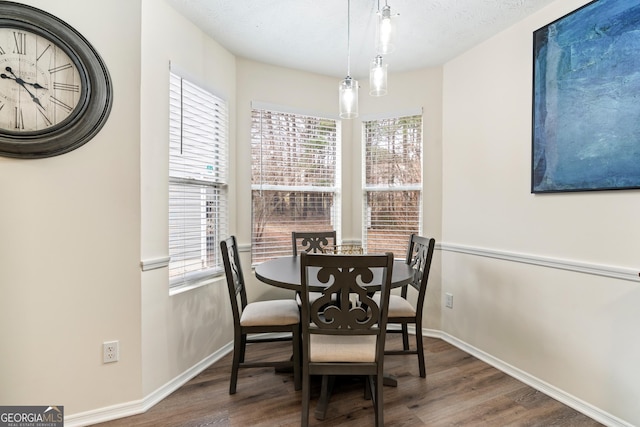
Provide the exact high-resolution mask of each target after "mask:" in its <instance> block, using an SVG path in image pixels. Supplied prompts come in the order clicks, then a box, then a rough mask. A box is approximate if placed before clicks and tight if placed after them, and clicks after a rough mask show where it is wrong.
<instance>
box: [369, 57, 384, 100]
mask: <svg viewBox="0 0 640 427" xmlns="http://www.w3.org/2000/svg"><path fill="white" fill-rule="evenodd" d="M386 94H387V64H383V63H382V56H381V55H377V56H376V57H375V58H373V61H371V68H370V70H369V95H371V96H384V95H386Z"/></svg>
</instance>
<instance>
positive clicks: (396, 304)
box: [373, 293, 416, 317]
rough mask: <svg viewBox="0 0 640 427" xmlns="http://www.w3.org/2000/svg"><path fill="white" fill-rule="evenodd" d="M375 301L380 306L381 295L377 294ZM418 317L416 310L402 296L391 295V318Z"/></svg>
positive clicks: (374, 297)
mask: <svg viewBox="0 0 640 427" xmlns="http://www.w3.org/2000/svg"><path fill="white" fill-rule="evenodd" d="M373 300H374V301H375V302H376V304H378V305H380V294H379V293H378V294H375V295H374V296H373ZM415 315H416V309H415V308H413V306H412V305H411V303H410V302H409V301H407V300H406V299H404V298H402V297H401V296H400V295H391V296H390V297H389V317H413V316H415Z"/></svg>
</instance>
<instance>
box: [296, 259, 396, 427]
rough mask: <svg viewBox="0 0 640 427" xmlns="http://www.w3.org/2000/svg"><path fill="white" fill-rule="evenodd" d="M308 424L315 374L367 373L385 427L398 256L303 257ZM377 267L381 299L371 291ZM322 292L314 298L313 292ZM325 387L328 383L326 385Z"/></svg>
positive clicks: (304, 399) (305, 414) (378, 419)
mask: <svg viewBox="0 0 640 427" xmlns="http://www.w3.org/2000/svg"><path fill="white" fill-rule="evenodd" d="M300 256H301V260H300V261H301V272H300V274H301V283H302V292H301V298H302V318H301V322H302V348H303V349H302V425H303V426H306V425H308V422H309V400H310V385H309V377H310V376H311V375H323V376H325V377H324V378H326V376H328V375H362V376H366V377H367V381H366V384H367V386H368V387H369V390H370V391H371V397H372V401H373V406H374V410H375V421H376V422H375V425H376V426H382V425H384V416H383V406H384V405H383V397H382V387H383V369H384V343H385V333H386V322H387V305H388V301H389V294H390V289H391V276H392V273H393V254H391V253H387V254H385V255H321V254H317V255H316V254H307V253H302V254H301V255H300ZM374 269H377V270H378V271H379V272H380V271H381V272H382V274H378V276H376V277H377V279H375V280H379V282H378V283H377V284H378V286H379V287H380V298H378V301H377V302H376V301H375V300H373V299H372V298H371V297H370V295H371V293H372V291H371V288H369V289H368V288H367V287H366V286H367V285H368V284H373V285H375V283H373V280H374V274H373V271H374ZM310 292H318V293H320V296H319V297H318V298H316V299H314V300H312V301H311V302H309V301H310V300H309V293H310ZM323 387H324V385H323Z"/></svg>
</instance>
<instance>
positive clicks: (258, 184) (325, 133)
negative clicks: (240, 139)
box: [251, 102, 342, 265]
mask: <svg viewBox="0 0 640 427" xmlns="http://www.w3.org/2000/svg"><path fill="white" fill-rule="evenodd" d="M264 114H270V115H272V116H282V117H288V118H289V120H292V121H293V120H300V121H308V122H309V123H310V122H311V121H315V122H317V123H316V125H317V128H316V130H318V129H319V130H318V133H320V134H321V136H322V137H324V138H326V140H324V143H327V142H328V144H329V146H330V151H329V153H328V154H327V155H328V156H333V157H332V158H333V159H334V161H333V167H332V169H331V171H330V174H331V175H332V176H333V182H332V183H329V184H328V185H326V183H324V182H323V183H318V182H316V183H315V184H309V182H313V178H309V179H308V182H307V181H306V180H305V179H302V180H301V181H302V182H300V183H298V185H295V184H281V183H280V184H279V183H276V182H273V181H271V180H269V179H268V178H269V175H270V174H269V171H263V167H264V165H267V167H270V166H274V167H281V168H284V169H287V167H290V166H293V165H294V162H293V161H292V160H291V159H287V160H286V161H285V163H284V165H285V166H283V165H282V164H278V166H275V165H270V164H269V162H268V161H265V160H264V157H263V153H262V150H263V149H264V148H265V144H263V143H262V140H263V138H265V137H266V138H269V137H271V138H273V139H277V138H279V137H280V136H279V135H275V136H274V135H273V134H272V133H275V132H274V129H277V128H278V126H277V124H276V125H273V127H272V128H271V129H266V130H265V129H263V128H262V126H263V118H262V115H264ZM258 115H261V116H260V118H258ZM257 120H259V121H260V128H259V129H256V128H255V126H256V121H257ZM322 123H330V125H329V126H327V127H324V126H323V125H322ZM307 124H308V123H307ZM341 125H342V123H341V121H340V120H339V119H337V118H336V117H331V116H328V115H326V114H318V113H313V112H303V111H300V110H297V109H293V108H290V107H284V106H277V105H271V104H264V103H260V102H252V105H251V153H252V159H251V262H252V265H256V264H258V263H261V262H263V261H266V260H268V259H271V258H275V257H277V256H285V255H291V253H292V243H291V231H294V229H296V230H297V231H326V227H325V228H322V227H320V228H322V229H320V228H313V226H314V225H313V224H309V223H307V222H305V221H303V220H297V219H296V217H295V216H293V217H291V223H290V225H291V227H290V228H291V229H290V230H289V231H288V234H286V235H285V233H282V232H281V231H280V232H279V234H278V235H277V237H273V238H271V239H274V240H277V242H280V243H278V244H276V245H274V248H273V252H272V253H271V254H263V253H259V252H260V250H259V245H258V244H257V241H256V238H257V237H256V232H257V231H256V227H257V224H256V215H257V213H256V202H257V199H256V197H255V195H256V192H260V191H273V192H280V193H282V194H280V196H283V197H284V195H285V194H287V193H288V194H292V193H293V194H296V193H297V194H299V193H303V194H307V195H308V194H315V195H319V196H320V197H319V199H317V200H316V199H315V198H313V197H312V199H313V200H315V201H316V202H317V203H320V202H319V200H322V201H324V200H325V197H324V194H326V193H331V194H332V195H333V196H332V201H331V202H332V203H331V208H330V213H329V222H330V223H331V227H332V229H333V230H336V233H337V236H338V240H340V237H339V236H340V231H341V225H340V224H341V220H342V218H341V215H342V177H341V173H342V152H341V147H342V143H341V136H342V133H341ZM269 132H272V133H269ZM292 134H293V131H292ZM308 134H309V135H315V134H314V133H313V131H309V132H308ZM294 135H295V136H290V137H291V138H293V139H294V141H295V142H298V141H299V140H300V138H299V137H300V135H298V134H294ZM318 138H319V137H318ZM313 141H314V137H313V136H308V137H306V139H305V140H304V142H306V143H308V144H307V145H303V144H301V145H300V146H301V147H302V148H300V150H299V152H303V153H306V150H308V151H313V150H314V149H316V148H318V149H319V146H320V145H321V144H320V143H317V144H316V143H314V142H313ZM256 142H258V143H259V144H260V145H259V148H260V154H259V157H260V159H259V161H258V162H257V163H258V164H257V165H256V161H255V158H256V154H255V152H254V149H255V147H254V145H255V144H256ZM278 143H281V144H285V143H286V142H283V141H279V142H272V144H273V145H274V146H277V144H278ZM309 147H310V148H309ZM305 149H306V150H305ZM319 156H320V157H321V156H322V155H321V154H320V155H319ZM303 159H306V157H304V155H303V154H301V160H303ZM287 161H288V163H287ZM274 162H275V161H274ZM297 163H300V161H298V162H297ZM256 167H258V168H259V169H260V170H259V172H258V173H257V174H255V171H254V169H255V168H256ZM295 167H296V166H294V167H291V169H292V170H293V169H294V168H295ZM287 170H288V169H287ZM326 171H327V170H322V172H326ZM289 173H290V174H292V175H286V172H283V177H284V179H287V178H289V179H291V176H293V174H294V172H289ZM256 175H257V179H256ZM276 195H278V194H277V193H274V196H276ZM322 203H324V202H322ZM285 242H286V243H285Z"/></svg>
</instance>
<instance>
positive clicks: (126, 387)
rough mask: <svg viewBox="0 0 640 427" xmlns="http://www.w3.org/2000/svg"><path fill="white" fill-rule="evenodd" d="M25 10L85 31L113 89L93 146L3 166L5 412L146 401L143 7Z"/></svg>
mask: <svg viewBox="0 0 640 427" xmlns="http://www.w3.org/2000/svg"><path fill="white" fill-rule="evenodd" d="M25 3H27V4H29V5H32V6H35V7H38V8H40V9H44V10H45V11H47V12H50V13H52V14H54V15H56V16H58V17H60V18H61V19H63V20H64V21H66V22H67V23H69V24H70V25H71V26H73V27H75V28H76V29H77V30H78V31H80V32H81V33H82V34H83V35H84V36H85V37H86V38H87V39H88V40H89V42H90V43H91V44H92V45H93V46H94V47H95V48H96V50H97V51H98V52H99V54H100V55H101V56H102V59H103V60H104V62H105V63H106V65H107V68H108V69H109V72H110V75H111V78H112V82H113V88H114V103H113V109H112V110H111V114H110V116H109V119H108V121H107V122H106V124H105V126H104V127H103V128H102V130H101V131H100V133H99V134H98V135H96V136H95V137H94V138H93V139H92V140H91V141H89V142H88V143H87V144H86V145H84V146H82V147H80V148H78V149H76V150H74V151H72V152H70V153H67V154H64V155H61V156H57V157H52V158H48V159H39V160H18V159H9V158H4V157H0V203H1V205H2V207H1V208H0V295H1V297H0V353H1V356H0V359H1V361H0V405H42V404H59V405H64V406H65V412H66V413H76V412H80V411H85V410H89V409H94V408H99V407H104V406H108V405H112V404H116V403H119V402H123V401H128V400H133V399H138V398H139V396H140V393H141V382H140V368H141V365H140V362H141V360H140V354H141V343H140V289H139V281H140V279H139V277H140V276H139V262H140V209H139V204H140V202H139V200H140V176H139V164H140V147H139V143H138V141H139V135H140V127H139V126H140V125H139V112H140V96H139V86H140V31H139V21H140V1H132V0H111V1H109V2H104V1H101V2H97V1H95V2H91V6H90V8H89V7H88V6H87V2H86V0H54V1H52V0H30V1H26V2H25ZM95 17H100V19H99V20H96V19H95ZM114 22H117V23H118V26H117V28H114V25H113V23H114ZM107 340H120V355H121V361H120V362H118V363H113V364H109V365H103V364H102V342H103V341H107Z"/></svg>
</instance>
